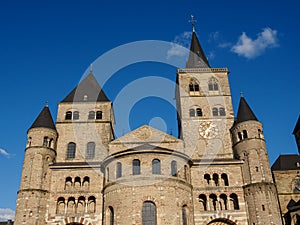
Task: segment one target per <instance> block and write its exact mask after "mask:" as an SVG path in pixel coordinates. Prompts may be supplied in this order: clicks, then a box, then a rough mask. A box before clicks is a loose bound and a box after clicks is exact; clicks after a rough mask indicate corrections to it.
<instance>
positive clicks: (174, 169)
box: [171, 160, 177, 177]
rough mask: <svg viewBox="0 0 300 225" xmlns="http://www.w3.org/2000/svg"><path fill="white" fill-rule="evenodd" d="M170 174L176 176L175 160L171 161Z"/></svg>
mask: <svg viewBox="0 0 300 225" xmlns="http://www.w3.org/2000/svg"><path fill="white" fill-rule="evenodd" d="M171 175H172V176H173V177H177V162H176V161H175V160H172V162H171Z"/></svg>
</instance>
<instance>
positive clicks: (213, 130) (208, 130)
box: [199, 121, 219, 139]
mask: <svg viewBox="0 0 300 225" xmlns="http://www.w3.org/2000/svg"><path fill="white" fill-rule="evenodd" d="M218 132H219V129H218V127H217V125H216V124H214V123H213V122H210V121H206V122H202V123H201V124H200V126H199V134H200V136H201V137H203V138H206V139H211V138H215V137H216V136H217V135H218Z"/></svg>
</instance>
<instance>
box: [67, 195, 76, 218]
mask: <svg viewBox="0 0 300 225" xmlns="http://www.w3.org/2000/svg"><path fill="white" fill-rule="evenodd" d="M74 213H75V198H74V197H70V198H69V199H68V205H67V214H74Z"/></svg>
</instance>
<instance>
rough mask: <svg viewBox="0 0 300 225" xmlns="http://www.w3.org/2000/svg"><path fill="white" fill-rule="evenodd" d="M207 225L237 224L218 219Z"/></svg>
mask: <svg viewBox="0 0 300 225" xmlns="http://www.w3.org/2000/svg"><path fill="white" fill-rule="evenodd" d="M207 225H237V224H236V223H235V222H233V221H231V220H229V219H225V218H218V219H214V220H212V221H210V222H209V223H208V224H207Z"/></svg>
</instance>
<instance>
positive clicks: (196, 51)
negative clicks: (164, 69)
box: [186, 31, 210, 68]
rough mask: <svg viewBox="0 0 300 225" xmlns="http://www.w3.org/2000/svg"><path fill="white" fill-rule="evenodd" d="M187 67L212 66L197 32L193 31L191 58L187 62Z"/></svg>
mask: <svg viewBox="0 0 300 225" xmlns="http://www.w3.org/2000/svg"><path fill="white" fill-rule="evenodd" d="M186 67H187V68H210V65H209V63H208V60H207V58H206V56H205V54H204V51H203V49H202V47H201V45H200V42H199V40H198V38H197V35H196V32H195V31H193V35H192V41H191V46H190V55H189V59H188V61H187V62H186Z"/></svg>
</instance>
